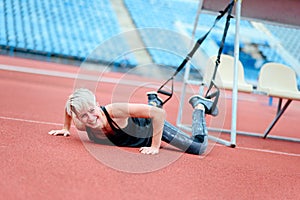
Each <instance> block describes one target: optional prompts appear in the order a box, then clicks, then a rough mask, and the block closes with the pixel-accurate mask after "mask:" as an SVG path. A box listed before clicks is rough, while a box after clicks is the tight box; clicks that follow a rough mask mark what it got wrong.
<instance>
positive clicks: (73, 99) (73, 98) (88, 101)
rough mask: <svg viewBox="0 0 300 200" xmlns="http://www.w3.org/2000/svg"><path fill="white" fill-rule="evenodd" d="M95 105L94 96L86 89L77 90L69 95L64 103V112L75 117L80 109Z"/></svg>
mask: <svg viewBox="0 0 300 200" xmlns="http://www.w3.org/2000/svg"><path fill="white" fill-rule="evenodd" d="M95 105H96V96H95V95H94V93H92V92H91V91H90V90H88V89H86V88H79V89H76V90H75V91H74V93H73V94H71V95H70V96H69V98H68V100H67V102H66V106H65V109H66V112H67V114H68V115H69V116H73V115H72V113H74V114H75V115H77V114H78V113H80V111H81V110H82V109H85V108H88V107H89V106H95Z"/></svg>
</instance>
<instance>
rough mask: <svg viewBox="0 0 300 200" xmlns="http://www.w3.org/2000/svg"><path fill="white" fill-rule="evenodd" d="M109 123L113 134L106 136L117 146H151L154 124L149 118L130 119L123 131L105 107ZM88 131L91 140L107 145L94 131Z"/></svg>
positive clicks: (102, 107) (103, 108) (104, 110)
mask: <svg viewBox="0 0 300 200" xmlns="http://www.w3.org/2000/svg"><path fill="white" fill-rule="evenodd" d="M101 109H102V110H103V112H104V114H105V116H106V118H107V121H108V123H109V125H110V127H111V129H112V130H113V133H108V134H106V137H107V138H108V139H109V141H110V142H112V143H113V144H114V145H116V146H126V147H143V146H151V141H152V133H153V128H152V122H151V119H149V118H134V117H130V118H128V123H127V126H126V127H125V128H123V129H121V128H120V127H119V126H118V124H117V123H116V122H115V121H113V119H112V118H111V117H110V116H109V114H108V112H107V110H106V109H105V107H104V106H101ZM86 131H87V134H88V137H89V139H90V140H92V141H94V142H96V143H101V144H103V143H105V144H107V142H108V141H107V140H106V139H99V138H97V137H96V136H95V134H97V133H96V132H95V131H94V130H92V129H91V128H89V127H86Z"/></svg>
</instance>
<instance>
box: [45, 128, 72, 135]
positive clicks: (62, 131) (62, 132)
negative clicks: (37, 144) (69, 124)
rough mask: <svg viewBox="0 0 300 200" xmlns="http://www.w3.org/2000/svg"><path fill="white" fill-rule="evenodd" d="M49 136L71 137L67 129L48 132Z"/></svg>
mask: <svg viewBox="0 0 300 200" xmlns="http://www.w3.org/2000/svg"><path fill="white" fill-rule="evenodd" d="M48 134H49V135H63V136H65V137H67V136H69V135H70V132H69V131H68V130H66V129H61V130H52V131H49V132H48Z"/></svg>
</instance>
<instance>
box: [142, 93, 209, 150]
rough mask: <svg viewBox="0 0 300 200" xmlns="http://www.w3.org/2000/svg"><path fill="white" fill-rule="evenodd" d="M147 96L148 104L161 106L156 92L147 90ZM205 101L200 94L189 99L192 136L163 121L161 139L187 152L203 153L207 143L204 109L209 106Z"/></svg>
mask: <svg viewBox="0 0 300 200" xmlns="http://www.w3.org/2000/svg"><path fill="white" fill-rule="evenodd" d="M147 96H148V104H149V105H153V106H157V107H160V108H162V100H161V99H159V98H158V96H157V93H156V92H148V93H147ZM199 98H200V100H199ZM206 101H207V100H206V99H204V101H203V99H202V98H201V97H200V96H192V97H191V98H190V100H189V102H190V104H191V105H192V106H193V108H194V111H193V116H192V119H193V121H192V137H190V136H189V135H188V134H186V133H184V132H183V131H181V130H180V129H178V128H177V127H175V126H173V125H172V124H170V123H169V122H167V121H165V124H164V130H163V135H162V140H163V141H164V142H167V143H169V144H171V145H173V146H175V147H177V148H179V149H181V150H183V151H185V152H187V153H191V154H203V153H204V152H205V150H206V148H207V144H208V138H207V128H206V121H205V109H206V108H207V107H209V106H210V102H206Z"/></svg>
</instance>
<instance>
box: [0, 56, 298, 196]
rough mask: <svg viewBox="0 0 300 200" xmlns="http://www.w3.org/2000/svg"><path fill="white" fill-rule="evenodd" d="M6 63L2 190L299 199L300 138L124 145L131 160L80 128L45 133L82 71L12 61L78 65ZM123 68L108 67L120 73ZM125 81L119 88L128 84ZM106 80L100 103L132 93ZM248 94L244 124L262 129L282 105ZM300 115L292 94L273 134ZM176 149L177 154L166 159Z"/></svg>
mask: <svg viewBox="0 0 300 200" xmlns="http://www.w3.org/2000/svg"><path fill="white" fill-rule="evenodd" d="M0 64H1V65H2V66H3V65H5V66H9V68H8V69H9V70H4V69H3V70H0V89H1V104H0V106H1V109H0V123H1V130H0V137H1V140H0V152H1V153H0V155H1V161H2V162H1V164H0V168H1V172H0V196H1V199H7V200H8V199H32V200H35V199H36V200H37V199H51V200H52V199H64V200H65V199H67V200H68V199H72V200H74V199H110V200H113V199H239V200H240V199H300V193H299V191H300V190H299V189H300V188H299V186H300V168H299V166H300V146H299V143H295V142H287V141H281V140H272V139H266V140H264V139H262V138H257V137H248V136H241V135H238V136H237V147H236V148H229V147H225V146H223V145H215V146H214V148H213V149H212V151H211V152H210V153H209V154H208V155H207V156H205V157H204V158H200V157H198V156H195V155H189V154H182V153H180V152H178V151H176V150H174V149H172V148H168V147H165V146H164V147H165V148H162V150H161V153H160V154H159V155H157V156H154V157H149V156H148V157H147V156H146V157H145V156H143V157H141V156H140V155H139V154H137V153H136V151H137V149H130V148H119V150H120V151H122V152H127V153H128V154H133V155H134V156H133V157H130V158H129V159H128V160H127V159H123V158H122V157H120V155H121V154H120V155H119V154H116V153H115V149H116V147H112V146H104V145H94V144H90V143H89V142H87V141H86V140H85V138H84V136H82V135H81V134H82V133H80V132H77V131H76V130H75V129H74V128H72V135H71V136H70V137H67V138H66V137H58V136H57V137H55V136H50V135H48V134H47V132H48V131H49V130H51V129H58V128H60V127H61V126H62V121H63V108H64V103H65V100H66V98H67V96H68V95H69V94H70V93H71V92H72V90H73V87H74V82H75V79H74V78H64V77H56V76H49V75H40V74H34V73H29V72H18V71H12V69H15V68H13V66H20V67H22V69H28V68H30V69H33V72H38V70H41V69H43V70H50V71H59V72H60V73H65V72H67V73H70V74H73V75H76V73H77V72H78V71H79V70H78V68H76V67H72V66H67V65H59V64H53V63H44V62H39V61H31V60H26V59H20V58H10V57H4V56H0ZM23 71H24V70H23ZM123 76H124V75H123V74H118V73H105V74H104V77H106V78H115V79H118V80H120V79H121V77H123ZM128 77H133V78H134V79H135V80H141V78H140V77H134V76H128ZM126 78H127V77H126ZM112 80H114V79H112ZM147 81H149V80H147ZM123 87H124V88H123ZM126 87H127V86H122V87H121V88H120V90H118V91H125V92H124V93H126V90H125V89H126ZM128 87H129V86H128ZM130 87H131V88H132V87H133V86H130ZM98 89H99V90H100V91H101V94H99V93H97V94H98V95H99V97H101V98H100V99H101V100H100V103H101V104H104V103H109V102H110V101H111V99H114V98H117V97H118V98H117V99H122V95H123V96H126V95H125V94H122V93H119V94H118V95H119V96H117V97H112V95H111V92H112V91H113V90H114V89H115V84H113V83H109V82H107V83H103V84H102V85H101V87H100V88H97V90H98ZM115 90H116V89H115ZM127 91H128V90H127ZM129 91H131V90H129ZM139 92H141V93H144V92H145V91H144V90H143V89H141V91H137V93H139ZM229 95H230V93H229ZM137 96H138V97H139V98H137V99H136V101H138V102H139V101H141V102H142V101H145V99H144V96H141V95H137ZM240 99H241V100H240V101H239V104H238V119H239V120H238V129H239V130H245V131H251V132H263V131H264V129H265V128H266V126H267V125H268V123H269V122H270V121H271V120H272V118H273V116H274V114H275V112H276V105H273V106H268V105H267V103H268V99H267V97H263V96H257V95H254V94H240ZM130 100H131V99H130ZM226 101H228V102H227V103H226V105H227V107H226V109H227V112H226V113H227V114H226V118H225V124H224V126H225V128H226V127H227V128H228V127H230V116H231V114H230V109H231V103H230V98H228V99H226ZM177 106H178V101H176V100H172V101H170V103H169V104H168V106H167V107H166V109H167V113H168V120H169V121H170V122H172V123H175V118H176V113H177ZM299 114H300V104H299V102H292V104H291V106H290V107H289V108H288V110H287V111H286V113H285V114H284V116H283V117H282V119H280V121H279V122H278V124H277V125H276V126H275V127H274V129H273V130H272V132H271V134H272V135H284V136H292V137H298V138H299V137H300V136H299V134H300V128H299V126H298V123H299ZM221 137H224V138H228V135H227V134H225V135H222V136H221ZM80 138H81V139H80ZM93 150H101V151H102V152H104V153H103V154H106V155H107V157H108V158H109V159H111V160H109V163H112V165H114V164H115V163H114V162H115V161H118V163H117V164H116V165H120V164H121V165H122V167H124V168H122V169H125V170H120V169H117V168H114V167H111V166H112V165H109V164H107V163H105V162H102V161H101V159H100V160H99V159H98V158H99V157H97V156H96V157H95V154H93ZM98 156H99V155H98ZM100 156H102V154H101V155H100ZM112 156H116V157H114V158H113V157H112ZM118 156H119V157H118ZM170 157H172V158H176V159H174V160H173V161H170V162H169V163H168V164H167V165H166V164H165V165H159V164H160V162H163V161H164V160H165V159H168V158H170ZM131 164H133V165H134V166H133V168H135V167H136V168H137V169H139V170H141V169H152V168H151V167H152V166H154V167H153V169H154V168H155V169H156V170H152V171H149V172H145V173H130V172H128V171H126V169H132V165H131ZM126 167H129V168H126ZM130 167H131V168H130Z"/></svg>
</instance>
